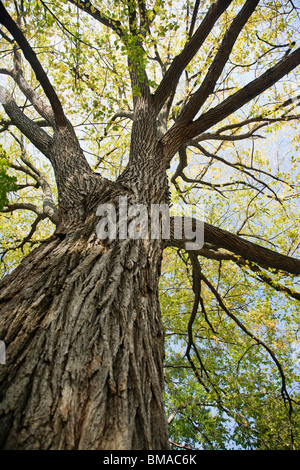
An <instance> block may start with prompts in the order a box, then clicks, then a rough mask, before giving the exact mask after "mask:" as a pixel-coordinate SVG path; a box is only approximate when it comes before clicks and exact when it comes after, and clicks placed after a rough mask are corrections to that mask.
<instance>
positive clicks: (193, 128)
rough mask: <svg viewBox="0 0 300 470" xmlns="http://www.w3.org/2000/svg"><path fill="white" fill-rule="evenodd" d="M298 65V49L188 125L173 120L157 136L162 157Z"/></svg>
mask: <svg viewBox="0 0 300 470" xmlns="http://www.w3.org/2000/svg"><path fill="white" fill-rule="evenodd" d="M299 64H300V48H298V49H296V50H295V51H294V52H292V53H291V54H289V55H288V56H285V57H283V59H281V60H280V61H279V62H278V63H277V64H276V65H274V66H273V67H271V68H270V69H268V70H267V71H266V72H265V73H263V74H262V75H261V76H260V77H258V78H256V79H255V80H253V81H252V82H250V83H248V85H246V86H244V87H243V88H241V89H240V90H238V91H237V92H236V93H234V94H233V95H231V96H229V97H228V98H226V99H225V100H224V101H223V102H222V103H220V104H219V105H217V106H215V107H214V108H212V109H210V110H209V111H207V112H205V113H204V114H202V115H201V116H200V117H199V118H198V119H196V120H195V121H192V122H191V123H190V124H186V123H182V122H179V123H175V124H174V125H173V126H172V127H171V129H169V131H168V132H167V133H166V134H165V135H164V137H163V138H162V139H161V143H162V144H163V145H164V146H165V152H166V158H167V159H168V160H169V161H170V160H171V159H172V158H173V156H174V155H175V153H176V152H177V150H178V149H179V148H180V147H181V146H182V145H183V144H185V143H186V142H187V141H188V140H190V139H193V138H194V137H196V136H198V135H199V134H201V133H202V132H205V131H206V130H208V129H210V128H211V127H212V126H214V125H215V124H217V123H219V122H221V121H222V120H223V119H225V118H226V117H228V116H230V115H231V114H232V113H234V112H235V111H237V110H238V109H240V108H242V107H243V106H244V105H245V104H247V103H249V101H251V100H252V99H253V98H255V97H256V96H258V95H260V94H261V93H263V92H264V91H266V90H267V89H268V88H270V87H271V86H273V85H274V84H275V83H276V82H278V81H279V80H280V79H282V78H283V77H284V76H285V75H287V74H288V73H289V72H291V71H292V70H293V69H295V68H296V67H297V66H298V65H299Z"/></svg>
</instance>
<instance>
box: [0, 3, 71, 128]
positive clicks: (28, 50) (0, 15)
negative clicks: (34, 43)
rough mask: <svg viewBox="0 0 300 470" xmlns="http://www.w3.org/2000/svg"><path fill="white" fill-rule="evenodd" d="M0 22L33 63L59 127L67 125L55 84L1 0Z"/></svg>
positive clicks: (32, 65)
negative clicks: (52, 83) (51, 81)
mask: <svg viewBox="0 0 300 470" xmlns="http://www.w3.org/2000/svg"><path fill="white" fill-rule="evenodd" d="M0 22H1V23H2V24H3V26H5V27H6V29H7V30H8V31H9V32H10V34H11V35H12V36H13V38H14V39H15V41H16V42H17V43H18V45H19V46H20V48H21V50H22V52H23V54H24V56H25V58H26V59H27V60H28V62H29V64H30V65H31V67H32V69H33V71H34V73H35V75H36V78H37V80H38V81H39V83H40V84H41V86H42V88H43V90H44V92H45V94H46V96H47V98H48V99H49V102H50V104H51V107H52V109H53V112H54V115H55V121H56V124H57V126H58V127H65V126H66V125H67V119H66V117H65V114H64V111H63V108H62V105H61V102H60V100H59V98H58V96H57V94H56V91H55V90H54V88H53V86H52V85H51V83H50V80H49V78H48V76H47V74H46V72H45V71H44V69H43V67H42V65H41V63H40V62H39V60H38V58H37V55H36V53H35V52H34V50H33V49H32V47H31V46H30V44H29V42H28V41H27V39H26V38H25V36H24V34H23V33H22V31H21V30H20V29H19V28H18V26H17V25H16V23H15V22H14V21H13V19H12V18H11V17H10V15H9V14H8V12H7V10H6V9H5V7H4V6H3V3H2V2H1V1H0Z"/></svg>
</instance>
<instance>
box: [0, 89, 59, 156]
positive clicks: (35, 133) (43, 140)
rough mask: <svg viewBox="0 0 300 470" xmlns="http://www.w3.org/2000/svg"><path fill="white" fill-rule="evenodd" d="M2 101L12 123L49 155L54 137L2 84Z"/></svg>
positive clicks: (0, 95)
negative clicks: (25, 112) (26, 112)
mask: <svg viewBox="0 0 300 470" xmlns="http://www.w3.org/2000/svg"><path fill="white" fill-rule="evenodd" d="M0 102H1V103H2V105H3V107H4V109H5V111H6V113H7V115H8V116H9V117H10V119H11V121H12V123H13V124H14V125H15V126H16V127H17V128H18V129H19V130H20V131H21V132H22V133H23V134H24V135H25V136H26V137H27V138H28V139H29V140H30V141H31V142H32V143H33V145H35V146H36V148H37V149H39V150H40V151H41V152H42V153H43V154H44V155H45V156H46V157H48V154H49V148H50V145H51V144H52V138H51V137H50V136H49V135H48V134H47V133H46V132H45V131H44V130H43V129H41V128H40V127H39V126H38V125H37V124H36V123H35V122H34V121H32V120H31V119H29V118H28V117H27V116H26V115H25V114H24V113H23V112H22V111H21V110H20V108H19V107H18V105H17V104H16V102H15V101H14V99H13V97H12V96H11V95H10V94H9V93H8V92H7V91H6V90H5V88H4V87H2V86H0Z"/></svg>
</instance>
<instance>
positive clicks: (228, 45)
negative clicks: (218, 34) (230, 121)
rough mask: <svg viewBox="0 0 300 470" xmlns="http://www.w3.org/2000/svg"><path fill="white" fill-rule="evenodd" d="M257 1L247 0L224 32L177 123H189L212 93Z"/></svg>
mask: <svg viewBox="0 0 300 470" xmlns="http://www.w3.org/2000/svg"><path fill="white" fill-rule="evenodd" d="M258 3H259V0H247V1H246V3H245V5H244V6H243V8H242V9H241V10H240V12H239V13H238V14H237V15H236V17H235V18H234V20H233V21H232V23H231V25H230V27H229V28H228V31H227V32H226V34H225V36H224V38H223V41H222V42H221V45H220V48H219V50H218V52H217V54H216V55H215V58H214V60H213V62H212V64H211V66H210V67H209V69H208V72H207V74H206V76H205V78H204V80H203V82H202V84H201V86H200V87H199V89H198V90H197V91H196V93H195V94H194V95H193V96H192V98H190V100H189V101H188V103H187V104H186V106H185V107H184V108H183V110H182V111H181V113H180V117H179V121H182V122H189V121H191V120H192V119H193V118H194V117H195V116H196V114H197V112H198V111H199V110H200V108H201V107H202V105H203V104H204V103H205V101H206V99H207V98H208V96H209V95H210V93H212V92H213V90H214V88H215V85H216V83H217V80H218V78H219V77H220V75H221V73H222V71H223V69H224V67H225V65H226V63H227V61H228V59H229V56H230V54H231V51H232V49H233V46H234V44H235V42H236V40H237V38H238V36H239V34H240V32H241V30H242V29H243V27H244V26H245V24H246V23H247V21H248V20H249V18H250V16H251V15H252V13H253V12H254V10H255V9H256V7H257V5H258Z"/></svg>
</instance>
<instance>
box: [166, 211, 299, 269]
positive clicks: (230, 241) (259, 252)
mask: <svg viewBox="0 0 300 470" xmlns="http://www.w3.org/2000/svg"><path fill="white" fill-rule="evenodd" d="M183 222H184V221H183V218H181V217H171V237H170V240H169V241H168V242H167V244H168V245H170V246H176V247H179V248H185V245H186V243H187V242H191V240H187V239H186V238H184V237H182V238H181V239H180V240H179V239H175V237H174V233H175V227H176V226H177V227H178V225H179V226H180V225H181V227H182V233H184V223H183ZM196 223H197V225H196ZM203 225H204V241H205V243H211V244H212V245H214V246H215V247H217V248H224V249H226V250H228V251H230V252H231V253H235V255H237V256H240V257H242V258H243V259H244V260H249V261H252V262H253V263H256V264H257V265H258V266H261V267H263V268H265V269H275V270H279V271H285V272H287V273H290V274H296V275H300V260H299V259H297V258H292V257H290V256H287V255H283V254H281V253H278V252H276V251H274V250H270V249H269V248H265V247H264V246H260V245H257V244H255V243H253V242H250V241H248V240H245V239H243V238H241V237H240V236H238V235H235V234H233V233H231V232H228V231H227V230H223V229H221V228H219V227H215V226H213V225H210V224H208V223H207V222H203ZM199 226H200V221H199V220H198V221H197V220H196V219H193V225H192V229H193V230H194V233H195V230H196V228H197V227H199ZM195 251H196V250H195ZM196 252H197V251H196Z"/></svg>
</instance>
